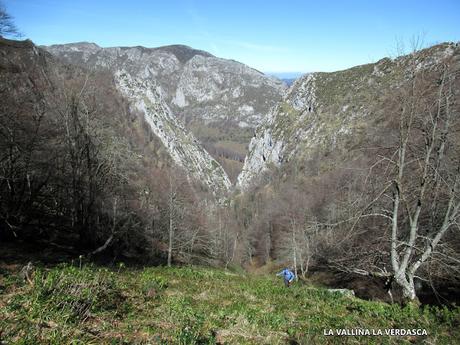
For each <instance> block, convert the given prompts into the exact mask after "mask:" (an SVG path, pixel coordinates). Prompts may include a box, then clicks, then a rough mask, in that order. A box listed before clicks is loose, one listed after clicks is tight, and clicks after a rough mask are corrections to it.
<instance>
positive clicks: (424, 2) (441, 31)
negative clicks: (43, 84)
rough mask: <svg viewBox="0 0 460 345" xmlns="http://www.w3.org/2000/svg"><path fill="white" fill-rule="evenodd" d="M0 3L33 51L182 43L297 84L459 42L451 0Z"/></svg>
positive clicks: (457, 14)
mask: <svg viewBox="0 0 460 345" xmlns="http://www.w3.org/2000/svg"><path fill="white" fill-rule="evenodd" d="M2 2H3V4H4V5H5V7H6V10H7V11H8V12H9V13H10V14H11V15H12V16H13V17H14V18H15V22H16V24H17V26H18V27H19V28H20V30H21V31H22V32H23V33H24V36H25V37H26V38H29V39H31V40H32V41H34V42H35V43H36V44H39V45H51V44H62V43H69V42H81V41H88V42H94V43H96V44H98V45H100V46H102V47H107V46H137V45H141V46H145V47H158V46H164V45H171V44H184V45H188V46H190V47H193V48H196V49H201V50H205V51H208V52H210V53H211V54H213V55H215V56H218V57H222V58H227V59H233V60H237V61H240V62H242V63H245V64H247V65H249V66H251V67H253V68H256V69H257V70H259V71H263V72H264V73H266V74H283V73H290V74H291V75H295V76H298V75H299V74H304V73H306V72H313V71H315V72H316V71H324V72H331V71H337V70H342V69H345V68H349V67H352V66H356V65H361V64H365V63H369V62H375V61H377V60H379V59H381V58H383V57H385V56H390V55H394V54H395V51H396V45H397V42H402V41H404V42H406V44H407V45H409V41H410V38H411V37H413V36H419V37H422V38H423V39H424V42H425V44H426V45H431V44H433V43H438V42H445V41H454V42H457V41H459V40H460V25H458V23H460V2H459V1H457V0H439V1H428V0H420V1H415V0H407V1H397V0H389V1H372V2H371V1H364V0H360V1H358V0H356V1H347V2H345V1H339V0H331V1H328V2H321V3H319V2H313V1H300V0H299V1H287V2H283V3H281V2H278V1H261V0H255V1H241V0H235V1H232V2H217V1H213V2H211V1H193V0H171V1H168V2H156V1H147V0H131V1H129V2H119V1H109V0H100V1H90V0H82V1H74V2H67V1H56V0H35V1H29V0H6V1H2ZM455 23H457V24H455ZM295 76H294V77H295Z"/></svg>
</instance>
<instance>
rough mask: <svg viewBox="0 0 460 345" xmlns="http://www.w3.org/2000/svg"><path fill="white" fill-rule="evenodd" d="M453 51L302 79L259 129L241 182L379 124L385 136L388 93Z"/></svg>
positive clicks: (341, 149)
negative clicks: (413, 74) (384, 124)
mask: <svg viewBox="0 0 460 345" xmlns="http://www.w3.org/2000/svg"><path fill="white" fill-rule="evenodd" d="M452 56H455V57H454V59H457V60H458V56H459V47H458V45H455V44H442V45H438V46H434V47H431V48H429V49H425V50H422V51H420V52H417V53H414V54H411V55H408V56H404V57H400V58H397V59H395V60H391V59H389V58H385V59H382V60H380V61H379V62H377V63H373V64H367V65H362V66H357V67H354V68H351V69H348V70H344V71H338V72H333V73H311V74H308V75H305V76H303V77H302V78H300V79H298V80H297V81H296V82H295V83H294V85H293V86H292V87H291V88H290V89H289V92H288V93H287V94H286V95H285V96H284V98H283V100H282V101H281V102H280V103H279V104H277V105H276V106H275V107H274V108H273V109H272V110H271V112H270V114H269V116H267V117H266V119H265V120H264V122H263V124H262V125H261V126H260V127H259V128H258V129H257V132H256V134H255V136H254V138H253V139H252V140H251V143H250V145H249V154H248V156H247V158H246V159H245V163H244V167H243V171H242V172H241V174H240V175H239V177H238V185H239V186H240V187H241V188H243V189H245V188H247V187H248V186H249V185H250V184H251V182H252V181H254V179H255V178H257V177H258V176H259V175H261V174H262V173H263V172H264V171H267V170H270V166H273V167H280V166H282V165H283V164H284V163H286V162H288V161H307V160H309V159H311V158H312V155H313V153H316V154H319V155H320V156H321V155H327V154H328V153H331V152H334V154H335V155H336V156H340V155H341V153H343V154H344V153H346V152H348V151H349V150H350V149H351V148H352V147H357V146H359V144H360V143H362V141H363V140H365V138H366V137H369V136H372V135H371V133H373V131H374V129H375V128H377V127H379V126H380V131H381V132H380V133H378V134H377V135H378V136H380V137H382V136H384V135H385V132H384V126H383V125H382V124H383V122H385V121H386V120H388V118H387V119H385V111H386V110H388V109H386V108H387V107H386V104H388V101H389V100H388V94H389V93H390V92H391V91H392V90H397V89H398V88H400V87H402V85H403V84H404V83H405V82H407V80H409V77H410V76H411V75H412V73H421V72H422V71H427V72H428V71H430V70H432V69H434V68H436V67H438V66H441V65H442V64H443V63H447V61H448V60H449V59H450V58H451V57H452ZM457 60H456V61H457ZM377 132H378V131H377ZM342 156H343V155H342Z"/></svg>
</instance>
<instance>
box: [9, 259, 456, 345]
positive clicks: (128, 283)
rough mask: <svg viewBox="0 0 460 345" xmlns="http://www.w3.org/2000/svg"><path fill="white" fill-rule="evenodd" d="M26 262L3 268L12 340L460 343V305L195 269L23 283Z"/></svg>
mask: <svg viewBox="0 0 460 345" xmlns="http://www.w3.org/2000/svg"><path fill="white" fill-rule="evenodd" d="M19 268H20V266H19V265H17V264H10V265H0V291H1V292H4V293H2V294H0V313H1V315H2V317H1V318H0V330H2V331H3V332H2V340H4V341H5V342H7V343H8V344H10V343H24V342H28V343H33V344H50V343H51V344H72V343H76V342H80V343H89V344H114V343H129V344H237V345H239V344H247V345H250V344H257V345H258V344H343V343H344V342H345V343H349V344H406V343H407V344H411V343H414V342H427V343H436V344H454V343H456V342H457V341H458V340H459V339H460V330H459V328H458V327H453V326H452V325H453V324H454V325H455V324H456V323H457V322H458V320H459V318H460V308H458V307H455V308H452V309H448V308H438V307H429V306H426V307H425V308H423V309H418V308H413V307H412V306H406V307H402V306H399V305H397V304H393V305H390V304H387V303H383V302H378V301H365V300H362V299H359V298H355V297H350V296H347V295H342V294H340V293H338V292H333V291H330V290H327V289H325V288H322V287H317V286H315V285H314V284H312V283H311V282H307V283H304V282H297V283H296V284H294V285H293V286H292V287H290V288H289V289H286V288H285V287H284V286H283V283H282V282H281V280H280V279H279V278H278V279H277V278H275V277H274V275H270V276H266V275H247V274H237V273H234V272H231V271H228V270H219V269H211V268H203V267H193V266H185V267H172V268H166V267H146V268H142V269H132V268H125V267H124V266H123V265H121V264H120V265H119V266H118V268H115V267H114V268H109V269H107V268H100V267H95V266H91V265H84V266H83V267H79V266H77V265H75V266H72V265H60V266H58V267H52V268H39V269H37V270H36V271H35V274H34V276H33V284H30V285H29V284H26V283H23V282H21V281H19V279H17V274H18V270H19ZM364 331H368V332H369V334H366V333H364ZM325 332H328V333H326V334H327V335H325ZM329 332H332V336H331V333H329ZM342 332H343V333H342ZM358 332H359V333H358ZM390 332H391V333H390ZM396 332H398V335H396V334H397V333H396ZM347 333H349V334H347ZM345 334H347V336H345ZM339 335H342V336H339ZM344 339H346V341H345V340H344ZM455 339H457V340H455Z"/></svg>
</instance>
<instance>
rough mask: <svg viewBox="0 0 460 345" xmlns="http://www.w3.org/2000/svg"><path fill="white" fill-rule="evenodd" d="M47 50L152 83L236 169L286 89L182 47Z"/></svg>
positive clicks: (245, 68) (219, 156)
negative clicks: (258, 128)
mask: <svg viewBox="0 0 460 345" xmlns="http://www.w3.org/2000/svg"><path fill="white" fill-rule="evenodd" d="M45 48H46V49H47V50H48V51H49V52H51V53H52V54H54V55H56V56H59V57H60V58H61V59H64V61H67V62H70V63H73V64H80V65H85V66H86V67H91V68H98V69H100V68H108V69H110V70H112V71H113V72H114V73H119V72H120V71H121V70H124V71H126V72H128V73H129V74H130V75H131V76H132V77H134V78H141V79H142V80H144V81H145V82H146V83H151V84H152V85H151V86H152V87H154V88H155V89H156V90H157V92H158V94H159V95H160V96H161V98H162V100H163V101H164V102H165V104H167V106H168V108H169V109H170V111H171V113H172V114H173V115H174V117H176V118H177V119H180V121H181V122H183V123H184V124H185V127H186V128H187V129H189V130H191V131H192V132H193V133H194V134H195V136H196V137H197V138H198V140H199V141H200V142H201V143H202V144H204V146H205V147H206V149H207V150H208V151H209V152H210V153H211V154H212V155H213V156H214V157H215V158H217V159H219V161H220V163H224V164H225V162H224V159H230V160H231V161H232V162H233V166H232V168H233V170H235V169H236V170H239V169H240V168H241V163H239V161H242V160H243V158H244V156H245V155H246V152H247V151H246V147H247V144H248V143H249V140H250V138H251V136H252V134H253V131H254V129H255V127H256V126H257V125H259V124H260V123H261V122H262V120H263V118H264V116H265V115H266V114H267V113H268V112H269V110H270V108H272V107H273V106H274V105H275V104H276V102H277V101H279V100H280V99H281V97H282V94H283V92H284V91H285V86H284V85H283V83H282V82H281V81H279V80H277V79H275V78H272V77H268V76H266V75H264V74H262V73H260V72H258V71H256V70H254V69H252V68H250V67H248V66H246V65H244V64H241V63H239V62H236V61H233V60H225V59H220V58H217V57H215V56H213V55H211V54H209V53H207V52H204V51H200V50H196V49H192V48H190V47H186V46H181V45H173V46H166V47H160V48H144V47H129V48H127V47H116V48H100V47H98V46H97V45H95V44H93V43H74V44H65V45H54V46H50V47H45ZM227 163H228V162H227ZM235 164H236V166H235ZM226 168H230V167H227V166H226ZM229 170H230V169H227V171H229ZM234 175H235V174H234Z"/></svg>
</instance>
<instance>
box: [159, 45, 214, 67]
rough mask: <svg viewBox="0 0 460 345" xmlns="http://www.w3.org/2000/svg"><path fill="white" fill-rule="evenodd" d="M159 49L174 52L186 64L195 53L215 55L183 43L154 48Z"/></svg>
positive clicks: (205, 55)
mask: <svg viewBox="0 0 460 345" xmlns="http://www.w3.org/2000/svg"><path fill="white" fill-rule="evenodd" d="M154 50H157V51H164V52H168V53H170V54H174V56H175V57H176V58H177V60H179V61H180V62H181V63H183V64H185V63H186V62H187V61H189V60H190V59H192V58H193V57H194V56H195V55H200V56H204V57H214V55H212V54H210V53H208V52H206V51H204V50H199V49H194V48H192V47H189V46H186V45H183V44H174V45H169V46H163V47H158V48H154Z"/></svg>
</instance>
